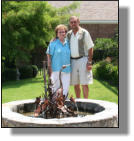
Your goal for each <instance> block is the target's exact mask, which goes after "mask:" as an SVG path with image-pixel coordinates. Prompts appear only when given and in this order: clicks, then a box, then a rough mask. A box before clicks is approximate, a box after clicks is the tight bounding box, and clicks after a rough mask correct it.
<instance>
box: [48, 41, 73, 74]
mask: <svg viewBox="0 0 134 141" xmlns="http://www.w3.org/2000/svg"><path fill="white" fill-rule="evenodd" d="M46 54H49V55H51V66H52V71H53V72H56V71H60V70H61V68H62V66H63V65H69V64H70V63H71V62H70V48H69V42H68V41H67V40H65V42H64V44H62V43H61V41H60V40H59V39H56V40H55V41H53V42H50V44H49V46H48V48H47V51H46ZM62 72H66V73H70V72H71V66H70V65H69V66H67V67H66V68H65V69H63V70H62Z"/></svg>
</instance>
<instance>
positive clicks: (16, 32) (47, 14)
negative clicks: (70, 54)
mask: <svg viewBox="0 0 134 141" xmlns="http://www.w3.org/2000/svg"><path fill="white" fill-rule="evenodd" d="M77 6H78V3H73V4H72V5H70V6H68V7H64V8H60V9H56V8H54V7H52V6H51V5H49V4H48V3H47V2H41V1H32V2H31V1H27V2H26V1H25V2H23V1H21V2H13V1H2V56H4V57H5V58H6V60H9V61H15V65H16V66H18V65H20V62H21V63H23V62H25V63H26V62H29V60H30V57H31V51H32V50H34V49H35V48H38V47H46V46H47V42H49V41H50V40H51V38H52V37H53V36H54V29H55V27H56V26H57V25H58V24H59V23H64V24H67V20H68V18H69V16H70V11H71V10H74V9H75V8H76V7H77Z"/></svg>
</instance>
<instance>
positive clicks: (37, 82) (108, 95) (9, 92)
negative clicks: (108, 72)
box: [2, 75, 118, 103]
mask: <svg viewBox="0 0 134 141" xmlns="http://www.w3.org/2000/svg"><path fill="white" fill-rule="evenodd" d="M43 91H44V88H43V77H42V76H40V75H38V76H37V77H36V78H31V79H25V80H20V81H10V82H5V83H3V84H2V103H6V102H10V101H15V100H24V99H34V98H35V97H37V96H40V95H42V94H43ZM70 95H73V97H75V93H74V89H73V86H71V87H70V90H69V96H70ZM81 98H83V94H81ZM89 99H97V100H107V101H111V102H115V103H118V89H117V88H116V87H112V86H110V85H109V84H108V83H106V82H104V81H99V80H96V79H94V83H93V84H92V85H90V94H89Z"/></svg>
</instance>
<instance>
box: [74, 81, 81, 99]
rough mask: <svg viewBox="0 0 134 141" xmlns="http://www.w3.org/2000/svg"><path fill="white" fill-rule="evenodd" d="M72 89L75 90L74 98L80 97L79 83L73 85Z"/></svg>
mask: <svg viewBox="0 0 134 141" xmlns="http://www.w3.org/2000/svg"><path fill="white" fill-rule="evenodd" d="M74 90H75V94H76V98H80V93H81V90H80V85H79V84H77V85H74Z"/></svg>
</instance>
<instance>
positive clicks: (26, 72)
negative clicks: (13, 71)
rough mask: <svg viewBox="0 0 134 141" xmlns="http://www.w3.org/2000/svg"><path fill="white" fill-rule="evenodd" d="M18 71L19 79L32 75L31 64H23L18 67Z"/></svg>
mask: <svg viewBox="0 0 134 141" xmlns="http://www.w3.org/2000/svg"><path fill="white" fill-rule="evenodd" d="M19 72H20V79H25V78H31V77H33V69H32V66H31V65H28V66H23V67H21V68H19Z"/></svg>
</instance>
